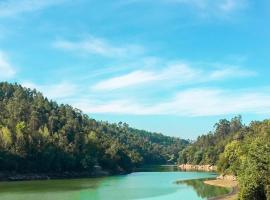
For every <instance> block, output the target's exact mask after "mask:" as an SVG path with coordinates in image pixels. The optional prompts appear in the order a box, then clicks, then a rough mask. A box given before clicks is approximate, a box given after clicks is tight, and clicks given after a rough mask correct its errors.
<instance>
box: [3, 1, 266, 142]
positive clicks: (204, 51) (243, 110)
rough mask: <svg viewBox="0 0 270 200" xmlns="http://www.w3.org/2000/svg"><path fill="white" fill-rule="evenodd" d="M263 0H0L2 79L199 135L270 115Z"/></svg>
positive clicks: (98, 110)
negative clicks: (236, 119) (222, 123)
mask: <svg viewBox="0 0 270 200" xmlns="http://www.w3.org/2000/svg"><path fill="white" fill-rule="evenodd" d="M269 10H270V2H269V1H268V0H260V1H256V0H111V1H109V0H106V1H105V0H98V1H97V0H76V1H73V0H0V81H8V82H11V83H14V82H17V83H19V84H22V85H23V86H25V87H28V88H36V89H38V90H39V91H41V92H42V93H43V94H44V95H45V96H47V97H48V98H50V99H52V100H55V101H57V102H58V103H65V104H70V105H72V106H74V107H76V108H79V109H81V110H82V111H83V112H84V113H87V114H88V115H89V116H90V117H92V118H95V119H97V120H103V121H109V122H119V121H122V122H127V123H128V124H130V126H132V127H136V128H139V129H145V130H150V131H156V132H161V133H163V134H166V135H171V136H177V137H181V138H186V139H195V138H196V137H197V136H199V135H201V134H205V133H208V132H209V131H211V130H213V125H214V124H215V123H216V122H217V121H218V120H219V119H222V118H226V119H230V118H232V117H233V116H236V115H242V118H243V122H244V123H246V124H248V123H249V122H250V121H252V120H263V119H265V118H269V115H270V79H269V75H270V11H269Z"/></svg>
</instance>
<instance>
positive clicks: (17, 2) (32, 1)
mask: <svg viewBox="0 0 270 200" xmlns="http://www.w3.org/2000/svg"><path fill="white" fill-rule="evenodd" d="M64 1H65V0H2V1H1V2H0V17H13V16H16V15H19V14H22V13H26V12H33V11H37V10H41V9H44V8H47V7H49V6H54V5H57V4H60V3H63V2H64Z"/></svg>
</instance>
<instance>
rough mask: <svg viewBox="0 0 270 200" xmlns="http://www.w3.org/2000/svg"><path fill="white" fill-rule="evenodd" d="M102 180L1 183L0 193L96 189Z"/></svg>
mask: <svg viewBox="0 0 270 200" xmlns="http://www.w3.org/2000/svg"><path fill="white" fill-rule="evenodd" d="M101 180H102V178H92V179H69V180H42V181H18V182H1V183H0V193H5V192H7V193H27V192H29V193H40V192H47V191H50V192H65V191H80V190H86V189H94V188H97V187H98V185H99V183H100V181H101Z"/></svg>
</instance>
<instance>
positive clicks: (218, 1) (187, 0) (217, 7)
mask: <svg viewBox="0 0 270 200" xmlns="http://www.w3.org/2000/svg"><path fill="white" fill-rule="evenodd" d="M164 1H166V2H169V3H177V4H183V5H189V6H192V7H195V8H197V9H198V10H200V11H206V12H207V11H208V12H211V13H216V14H218V13H219V14H222V13H224V12H225V13H229V12H232V11H235V10H238V9H241V8H244V7H246V5H247V0H215V1H212V0H164ZM220 12H222V13H220Z"/></svg>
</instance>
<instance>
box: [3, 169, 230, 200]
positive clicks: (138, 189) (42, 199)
mask: <svg viewBox="0 0 270 200" xmlns="http://www.w3.org/2000/svg"><path fill="white" fill-rule="evenodd" d="M215 176H216V175H215V174H213V173H207V172H182V171H177V170H176V169H175V168H174V167H170V166H166V167H159V168H156V167H155V168H149V167H148V168H144V169H140V170H138V172H134V173H132V174H129V175H123V176H113V177H105V178H91V179H75V180H48V181H47V180H46V181H21V182H1V183H0V199H1V200H181V199H183V200H186V199H189V200H193V199H194V200H197V199H207V198H208V197H212V196H218V195H222V194H226V193H227V192H229V191H228V190H227V189H224V188H220V187H214V186H207V185H205V184H203V179H207V178H214V177H215ZM191 179H192V180H191Z"/></svg>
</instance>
